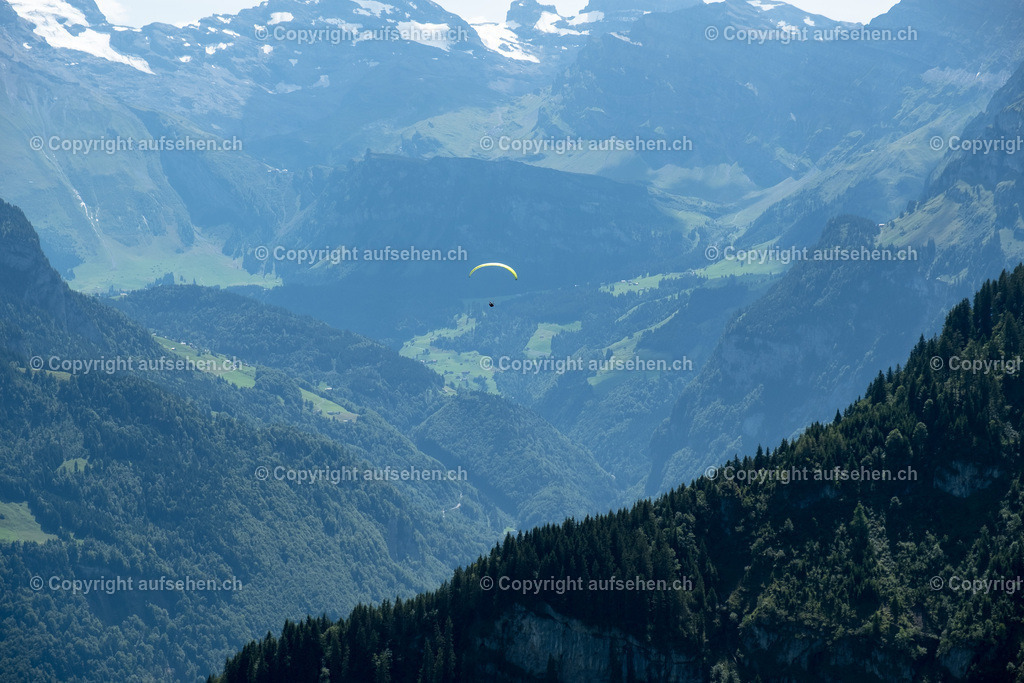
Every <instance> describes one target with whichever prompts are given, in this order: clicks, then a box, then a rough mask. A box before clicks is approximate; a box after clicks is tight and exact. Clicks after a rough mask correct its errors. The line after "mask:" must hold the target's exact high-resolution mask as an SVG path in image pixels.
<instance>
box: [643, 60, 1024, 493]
mask: <svg viewBox="0 0 1024 683" xmlns="http://www.w3.org/2000/svg"><path fill="white" fill-rule="evenodd" d="M1022 75H1024V67H1021V68H1020V69H1018V70H1017V72H1016V73H1015V75H1014V76H1013V77H1012V78H1011V79H1010V80H1009V81H1008V82H1007V84H1006V85H1005V86H1004V87H1003V88H1002V89H1001V90H1000V91H999V92H997V93H996V95H995V96H994V97H993V99H992V102H991V104H990V105H989V107H988V108H987V111H986V112H985V113H984V114H982V115H979V116H978V117H977V118H976V119H975V120H974V121H972V122H971V123H970V124H969V125H968V126H967V127H966V128H965V129H964V130H963V131H961V132H960V134H959V135H957V136H955V137H957V138H960V139H963V140H991V141H993V142H998V141H1000V140H1007V139H1009V140H1011V141H1014V144H1016V143H1015V141H1016V139H1017V136H1018V135H1021V132H1022V131H1024V118H1022V115H1021V108H1020V101H1021V97H1022V96H1024V81H1022ZM944 139H945V138H944ZM1018 157H1019V155H1018V154H1008V153H1006V151H1005V150H1004V151H1002V152H992V151H990V152H989V153H975V154H972V153H970V152H963V151H960V150H956V151H950V152H948V153H947V155H946V156H945V157H944V159H943V161H942V163H941V164H940V166H939V168H938V169H937V170H936V171H935V172H934V179H933V181H932V182H931V183H930V186H929V190H928V194H927V195H926V196H925V197H923V198H922V199H921V200H920V202H915V204H914V206H913V210H912V211H910V212H905V213H904V214H903V215H901V216H899V217H896V218H895V219H894V220H892V221H890V222H888V223H887V224H885V225H883V226H879V227H876V226H875V224H874V223H872V222H870V221H867V220H865V219H852V218H851V219H843V220H837V221H833V222H832V223H830V225H829V227H828V228H827V229H826V232H825V234H824V235H823V236H822V239H821V241H820V242H819V243H818V244H816V245H814V246H813V247H812V248H811V249H810V250H809V252H808V253H809V254H811V255H813V252H814V251H815V250H816V249H823V250H826V249H828V248H830V247H834V246H836V245H840V244H841V245H843V246H844V247H845V248H847V249H849V250H853V249H859V248H860V245H863V246H864V247H865V248H867V249H874V248H876V247H877V246H883V247H885V248H888V249H890V250H891V251H892V253H894V254H895V253H897V251H898V250H899V249H903V248H910V249H914V251H915V252H916V259H914V260H908V261H903V262H900V261H892V262H878V261H861V262H853V261H845V262H843V261H839V262H837V261H813V260H811V261H802V262H798V263H797V264H796V265H794V266H793V268H792V269H791V270H789V271H788V272H787V273H786V275H785V277H784V278H783V280H782V281H781V282H779V283H778V284H777V285H775V286H774V288H773V289H772V290H770V291H769V292H768V293H767V294H765V295H764V296H763V297H762V298H761V299H760V300H758V301H757V302H755V303H754V304H753V305H752V306H750V307H749V308H748V309H746V310H745V311H744V312H743V313H741V314H740V315H739V316H738V317H737V318H736V319H735V320H734V321H733V322H732V323H731V324H730V325H729V327H728V328H727V329H726V331H725V333H724V334H723V336H722V338H721V340H720V341H719V344H718V348H717V349H716V350H715V353H714V355H713V356H712V359H711V360H709V362H708V363H707V364H706V366H705V367H704V368H703V369H702V371H701V373H700V374H699V376H698V377H697V378H696V380H695V381H694V383H693V384H692V385H691V386H689V387H687V389H686V390H685V391H684V392H683V394H682V396H681V397H680V398H679V400H678V401H677V403H676V407H675V409H674V410H673V414H672V417H671V418H670V419H669V420H668V421H667V423H666V424H665V425H664V426H663V427H662V428H660V429H659V430H658V432H657V433H656V435H655V437H654V439H653V440H652V443H651V447H650V453H651V455H652V458H653V462H654V469H653V470H652V477H651V479H650V480H649V482H648V486H649V490H651V491H656V490H659V489H663V488H665V487H668V486H671V485H672V482H674V481H678V480H679V479H680V478H686V477H690V476H695V474H696V473H698V472H700V471H702V470H703V468H704V467H706V466H707V465H708V464H712V463H715V462H719V461H721V460H722V459H724V458H727V457H731V456H732V455H733V454H735V453H737V452H744V451H749V450H750V449H751V448H753V447H755V446H757V445H758V444H759V443H760V444H764V443H770V442H771V441H773V440H776V439H779V438H783V437H789V436H792V435H793V433H794V432H795V431H797V430H799V429H801V428H802V427H803V425H806V424H808V423H810V422H811V421H814V420H822V419H826V418H827V417H828V415H827V413H828V410H829V408H828V406H829V405H834V404H835V403H838V402H841V401H847V400H852V398H853V397H854V396H855V395H856V392H857V391H858V390H859V387H860V386H863V385H864V384H865V383H866V382H867V381H868V379H870V377H871V375H872V374H873V372H874V370H873V368H875V367H878V366H880V365H890V364H893V363H895V362H896V360H897V359H898V358H899V357H900V354H901V353H904V352H905V351H906V349H907V348H909V347H910V346H912V345H913V343H914V341H915V339H916V338H917V333H916V332H915V331H914V330H915V327H916V328H917V329H924V330H929V331H930V330H934V329H936V326H937V324H938V322H939V321H940V320H941V316H942V315H943V314H944V312H945V311H947V310H948V309H949V308H950V307H952V306H953V305H954V304H955V303H956V302H957V301H958V300H959V299H960V298H961V297H962V296H964V295H965V294H966V292H968V291H970V288H974V287H977V286H979V285H980V283H981V282H983V281H984V279H985V276H986V273H991V272H993V271H996V270H998V269H1001V268H1003V267H1006V266H1007V265H1010V264H1013V263H1016V262H1018V261H1019V260H1020V259H1021V257H1022V256H1024V249H1022V246H1024V245H1022V244H1021V241H1020V238H1021V235H1022V234H1024V232H1022V228H1024V219H1022V218H1021V212H1020V205H1021V204H1022V202H1024V193H1022V192H1021V187H1022V180H1021V178H1022V177H1021V172H1020V163H1021V162H1020V160H1019V158H1018ZM894 292H898V293H899V296H894V295H893V293H894ZM726 425H728V426H726Z"/></svg>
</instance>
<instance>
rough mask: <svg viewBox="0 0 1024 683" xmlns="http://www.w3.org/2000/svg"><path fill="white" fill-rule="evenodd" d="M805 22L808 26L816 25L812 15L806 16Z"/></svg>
mask: <svg viewBox="0 0 1024 683" xmlns="http://www.w3.org/2000/svg"><path fill="white" fill-rule="evenodd" d="M804 23H805V24H807V25H808V26H814V19H811V18H810V17H804Z"/></svg>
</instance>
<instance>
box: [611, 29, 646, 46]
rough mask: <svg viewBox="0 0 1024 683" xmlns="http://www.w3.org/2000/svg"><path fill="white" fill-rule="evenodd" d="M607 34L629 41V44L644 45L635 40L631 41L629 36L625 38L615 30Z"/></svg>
mask: <svg viewBox="0 0 1024 683" xmlns="http://www.w3.org/2000/svg"><path fill="white" fill-rule="evenodd" d="M608 35H610V36H611V37H612V38H618V39H619V40H621V41H622V42H624V43H629V44H630V45H636V46H637V47H643V46H644V44H643V43H637V42H635V41H632V40H630V39H629V38H627V37H626V36H624V35H622V34H621V33H616V32H615V31H612V32H611V33H609V34H608Z"/></svg>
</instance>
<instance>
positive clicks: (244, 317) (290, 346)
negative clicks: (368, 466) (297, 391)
mask: <svg viewBox="0 0 1024 683" xmlns="http://www.w3.org/2000/svg"><path fill="white" fill-rule="evenodd" d="M113 303H114V305H115V306H117V307H118V308H120V309H122V310H124V311H125V312H127V313H128V314H130V315H131V316H132V317H134V318H135V319H137V320H139V321H140V322H142V323H143V324H145V325H147V326H150V327H152V328H153V329H154V330H156V331H157V332H158V333H159V334H161V335H163V336H166V337H170V338H173V339H187V340H190V342H191V343H192V344H193V345H198V346H199V347H200V348H203V347H205V348H210V349H214V350H216V351H218V352H219V353H222V354H224V355H226V356H230V357H232V358H238V359H241V360H242V361H244V362H245V363H249V364H253V365H258V366H263V367H268V368H273V369H275V370H278V371H281V372H283V373H285V374H286V375H287V376H289V377H292V378H295V379H297V380H299V381H301V382H304V383H305V385H306V386H309V387H322V388H323V390H322V391H321V392H320V393H322V394H323V395H324V396H325V397H328V398H330V399H331V400H334V401H337V402H339V403H341V404H342V405H346V406H350V407H351V409H352V410H355V411H357V412H359V413H360V414H361V415H364V416H365V415H367V414H369V415H374V414H376V415H379V416H380V417H382V418H383V419H384V420H386V422H387V423H388V424H389V425H393V426H394V428H395V429H396V431H397V432H399V433H400V434H401V435H402V437H401V438H404V439H409V440H410V441H411V442H412V444H414V445H415V447H416V448H417V449H418V450H419V451H420V452H422V453H424V454H426V455H429V456H430V457H431V458H434V459H435V460H436V461H437V462H440V463H443V464H444V466H445V468H447V469H453V470H457V469H458V468H459V467H462V468H464V469H465V470H466V471H467V472H472V477H471V483H472V484H473V488H474V489H475V490H476V492H477V493H479V494H481V495H483V497H484V501H486V504H487V505H488V506H493V507H495V508H497V509H498V510H500V511H501V512H503V513H504V514H505V515H507V518H508V519H509V520H510V522H511V523H512V524H514V525H515V526H516V527H517V528H518V527H523V526H532V525H535V524H539V523H543V522H545V521H550V520H553V519H560V518H563V517H565V516H574V515H581V514H586V513H587V511H590V510H594V509H605V508H607V507H609V506H610V505H611V504H612V502H613V500H614V497H615V496H614V494H615V485H614V484H615V482H614V477H612V476H611V475H609V474H608V473H607V472H605V471H604V470H602V468H601V467H599V466H598V465H597V463H596V462H595V461H594V457H593V455H592V454H591V453H589V452H588V451H586V450H585V449H583V448H580V447H579V446H577V445H575V444H573V443H571V442H570V441H569V440H568V439H566V438H565V437H564V436H563V435H561V434H560V433H559V432H558V430H557V429H555V428H554V427H552V425H550V424H549V423H547V422H546V421H544V420H543V419H541V418H540V417H538V416H537V415H536V414H535V413H533V412H532V411H530V410H527V409H524V408H521V407H517V406H515V405H512V404H510V403H509V402H508V401H506V400H504V399H502V398H499V397H496V396H481V395H478V394H476V393H475V392H464V393H463V394H462V395H457V396H452V395H450V394H449V393H448V392H444V391H442V385H443V382H442V381H441V378H440V377H439V376H438V375H437V374H435V373H434V372H432V371H430V370H428V369H426V367H424V365H423V364H422V363H420V362H418V361H415V360H410V359H406V358H403V357H401V356H399V355H398V354H397V353H395V352H394V351H391V350H390V349H387V348H385V347H383V346H381V345H380V344H378V343H376V342H373V341H371V340H369V339H366V338H365V337H361V336H359V335H356V334H353V333H351V332H346V331H340V330H335V329H333V328H330V327H328V326H327V325H325V324H323V323H321V322H319V321H316V320H312V319H309V318H303V317H300V316H296V315H294V314H292V313H289V312H287V311H285V310H283V309H279V308H275V307H272V306H267V305H264V304H260V303H258V302H255V301H252V300H250V299H246V298H243V297H240V296H238V295H235V294H230V293H227V292H221V291H217V290H212V289H206V288H199V287H160V288H156V289H152V290H147V291H144V292H137V293H134V294H132V295H130V296H128V297H123V298H119V299H118V300H115V301H114V302H113ZM363 419H365V418H364V417H360V421H362V420H363ZM397 436H398V435H397V434H395V435H393V436H392V438H394V437H397ZM346 437H347V435H343V436H341V437H340V438H341V439H342V440H343V443H349V442H348V441H347V440H346ZM412 444H410V445H412ZM353 445H355V444H353ZM364 447H365V448H367V449H372V448H373V445H372V442H371V443H367V444H366V445H364Z"/></svg>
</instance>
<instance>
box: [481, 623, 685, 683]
mask: <svg viewBox="0 0 1024 683" xmlns="http://www.w3.org/2000/svg"><path fill="white" fill-rule="evenodd" d="M477 645H478V647H479V648H480V651H481V652H482V653H487V655H488V656H484V657H482V659H483V660H485V661H486V663H481V664H480V666H479V668H478V671H477V674H478V675H479V676H481V677H484V676H486V678H487V679H488V680H495V681H518V680H523V678H524V677H527V676H529V677H535V678H538V679H540V678H543V677H544V676H545V675H546V674H547V673H548V672H549V666H553V667H554V668H555V670H556V671H557V675H558V680H559V681H562V682H563V683H589V682H590V681H612V680H623V681H624V680H641V681H677V682H678V683H688V682H689V681H700V680H702V678H701V673H700V672H701V668H700V665H699V662H698V661H696V660H695V659H694V658H692V657H688V656H685V655H683V654H680V653H664V652H659V651H657V650H655V649H654V648H651V647H650V646H648V645H645V644H644V643H641V642H639V641H638V640H637V639H636V638H633V637H632V636H628V635H626V634H624V633H621V632H618V631H615V630H602V629H597V628H594V627H592V626H588V625H587V624H585V623H583V622H581V621H579V620H578V619H572V618H569V617H566V616H563V615H561V614H558V613H557V612H555V611H554V610H552V609H550V608H547V609H545V610H544V611H543V613H540V614H538V613H535V612H531V611H529V610H527V609H525V608H523V607H522V606H519V605H516V606H515V607H514V608H513V609H512V611H511V612H509V613H507V614H505V615H504V616H503V617H502V618H501V619H500V620H498V622H497V623H496V624H495V625H494V628H493V631H492V633H491V634H490V635H487V636H483V637H481V638H479V639H478V642H477ZM549 661H550V664H549ZM495 662H502V663H501V664H496V663H495ZM631 676H632V677H633V678H631Z"/></svg>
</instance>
